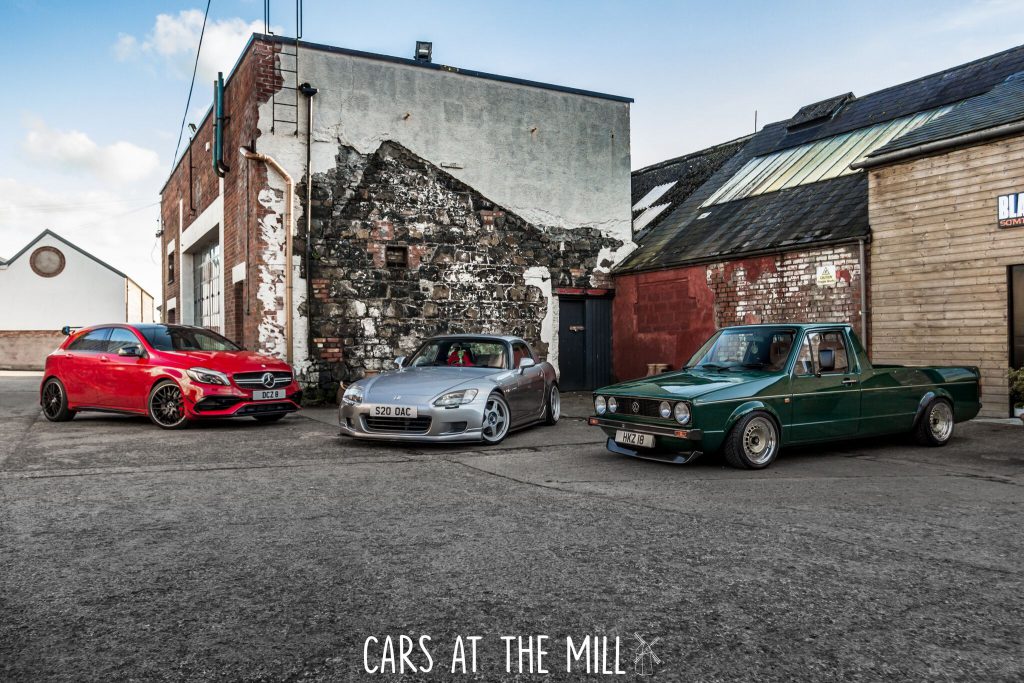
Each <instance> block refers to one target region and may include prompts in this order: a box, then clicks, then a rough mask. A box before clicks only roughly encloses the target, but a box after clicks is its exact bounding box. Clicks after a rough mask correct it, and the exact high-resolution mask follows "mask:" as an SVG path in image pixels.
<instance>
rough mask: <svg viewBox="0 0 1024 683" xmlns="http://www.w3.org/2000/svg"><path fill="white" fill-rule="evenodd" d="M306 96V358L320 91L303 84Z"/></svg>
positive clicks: (310, 345) (309, 345)
mask: <svg viewBox="0 0 1024 683" xmlns="http://www.w3.org/2000/svg"><path fill="white" fill-rule="evenodd" d="M299 90H300V91H301V92H302V94H303V95H305V96H306V206H305V210H306V249H305V252H306V253H305V256H306V347H307V348H306V357H307V358H312V357H313V311H312V310H311V309H312V306H313V246H312V242H313V96H314V95H316V94H317V93H318V92H320V91H319V90H317V89H316V88H314V87H313V86H311V85H310V84H309V83H303V84H302V85H300V86H299Z"/></svg>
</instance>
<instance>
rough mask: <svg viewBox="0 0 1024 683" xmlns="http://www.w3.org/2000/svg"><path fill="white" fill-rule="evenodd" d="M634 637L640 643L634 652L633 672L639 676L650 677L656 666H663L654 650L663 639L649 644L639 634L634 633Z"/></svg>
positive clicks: (656, 639) (657, 639)
mask: <svg viewBox="0 0 1024 683" xmlns="http://www.w3.org/2000/svg"><path fill="white" fill-rule="evenodd" d="M633 637H634V638H636V639H637V641H638V642H639V643H640V645H638V646H637V648H636V651H635V652H634V656H633V670H634V671H636V675H637V676H650V675H651V674H653V673H654V665H655V664H661V660H660V659H658V655H656V654H654V650H653V649H652V648H653V647H654V644H655V643H657V642H658V641H659V640H661V638H655V639H654V640H652V641H651V642H649V643H648V642H647V641H646V640H644V639H643V637H642V636H641V635H640V634H639V633H636V632H634V633H633Z"/></svg>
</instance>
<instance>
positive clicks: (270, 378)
mask: <svg viewBox="0 0 1024 683" xmlns="http://www.w3.org/2000/svg"><path fill="white" fill-rule="evenodd" d="M275 384H277V380H275V379H274V373H272V372H264V373H263V386H265V387H266V388H268V389H271V388H273V386H274V385H275Z"/></svg>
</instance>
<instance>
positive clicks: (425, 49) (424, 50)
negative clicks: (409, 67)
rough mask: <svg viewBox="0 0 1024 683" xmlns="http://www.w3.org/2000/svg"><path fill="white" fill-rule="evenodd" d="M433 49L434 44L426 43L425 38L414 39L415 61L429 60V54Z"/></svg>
mask: <svg viewBox="0 0 1024 683" xmlns="http://www.w3.org/2000/svg"><path fill="white" fill-rule="evenodd" d="M433 51H434V44H433V43H428V42H427V41H425V40H417V41H416V55H415V57H416V61H417V62H429V61H430V56H431V54H432V53H433Z"/></svg>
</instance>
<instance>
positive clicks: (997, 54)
mask: <svg viewBox="0 0 1024 683" xmlns="http://www.w3.org/2000/svg"><path fill="white" fill-rule="evenodd" d="M1020 50H1024V44H1022V45H1015V46H1014V47H1010V48H1007V49H1005V50H1002V51H1000V52H995V53H993V54H990V55H985V56H983V57H978V58H977V59H972V60H971V61H969V62H964V63H963V64H957V65H956V66H951V67H948V68H946V69H942V70H941V71H935V72H933V73H930V74H925V75H924V76H918V77H917V78H912V79H910V80H909V81H903V82H902V83H897V84H895V85H890V86H888V87H886V88H881V89H880V90H873V91H871V92H869V93H865V94H864V95H860V96H859V97H854V99H853V100H851V102H853V101H856V100H863V99H866V98H868V97H871V96H873V95H878V94H880V93H884V92H888V91H890V90H895V89H897V88H905V87H907V86H908V85H912V84H914V83H920V82H921V81H926V80H928V79H929V78H935V77H937V76H942V75H945V74H948V73H952V72H953V71H958V70H960V69H965V68H967V67H969V66H973V65H975V64H980V63H982V62H987V61H991V60H992V59H995V58H997V57H1002V56H1003V55H1006V54H1009V53H1011V52H1016V51H1020Z"/></svg>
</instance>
